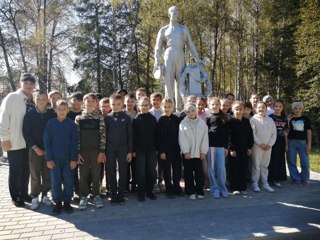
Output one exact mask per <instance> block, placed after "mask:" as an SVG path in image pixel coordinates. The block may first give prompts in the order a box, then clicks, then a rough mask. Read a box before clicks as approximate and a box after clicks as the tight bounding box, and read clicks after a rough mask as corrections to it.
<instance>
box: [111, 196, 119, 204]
mask: <svg viewBox="0 0 320 240" xmlns="http://www.w3.org/2000/svg"><path fill="white" fill-rule="evenodd" d="M110 203H111V205H112V206H115V205H117V204H118V198H117V197H112V198H111V201H110Z"/></svg>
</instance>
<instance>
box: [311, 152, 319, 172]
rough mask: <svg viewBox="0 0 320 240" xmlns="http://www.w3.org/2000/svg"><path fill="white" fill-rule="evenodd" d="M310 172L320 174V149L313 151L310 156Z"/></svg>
mask: <svg viewBox="0 0 320 240" xmlns="http://www.w3.org/2000/svg"><path fill="white" fill-rule="evenodd" d="M310 170H311V171H314V172H318V173H320V149H313V150H312V152H311V154H310Z"/></svg>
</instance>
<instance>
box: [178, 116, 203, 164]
mask: <svg viewBox="0 0 320 240" xmlns="http://www.w3.org/2000/svg"><path fill="white" fill-rule="evenodd" d="M192 121H194V122H192ZM179 145H180V148H181V152H182V153H188V152H190V153H191V158H200V153H204V154H207V153H208V150H209V137H208V127H207V125H206V123H205V122H204V121H203V120H202V119H200V118H198V117H197V118H196V119H195V120H190V119H189V118H188V117H185V118H184V119H183V120H182V121H181V123H180V126H179Z"/></svg>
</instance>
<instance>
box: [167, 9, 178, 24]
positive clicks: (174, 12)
mask: <svg viewBox="0 0 320 240" xmlns="http://www.w3.org/2000/svg"><path fill="white" fill-rule="evenodd" d="M179 13H180V12H179V8H178V7H177V6H172V7H170V8H169V10H168V16H169V18H170V21H172V22H178V20H179Z"/></svg>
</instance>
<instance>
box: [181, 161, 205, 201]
mask: <svg viewBox="0 0 320 240" xmlns="http://www.w3.org/2000/svg"><path fill="white" fill-rule="evenodd" d="M204 161H205V160H204ZM183 166H184V181H185V193H186V194H187V195H191V194H195V193H196V194H198V195H204V192H203V187H204V173H203V167H202V160H200V158H191V159H183Z"/></svg>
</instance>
